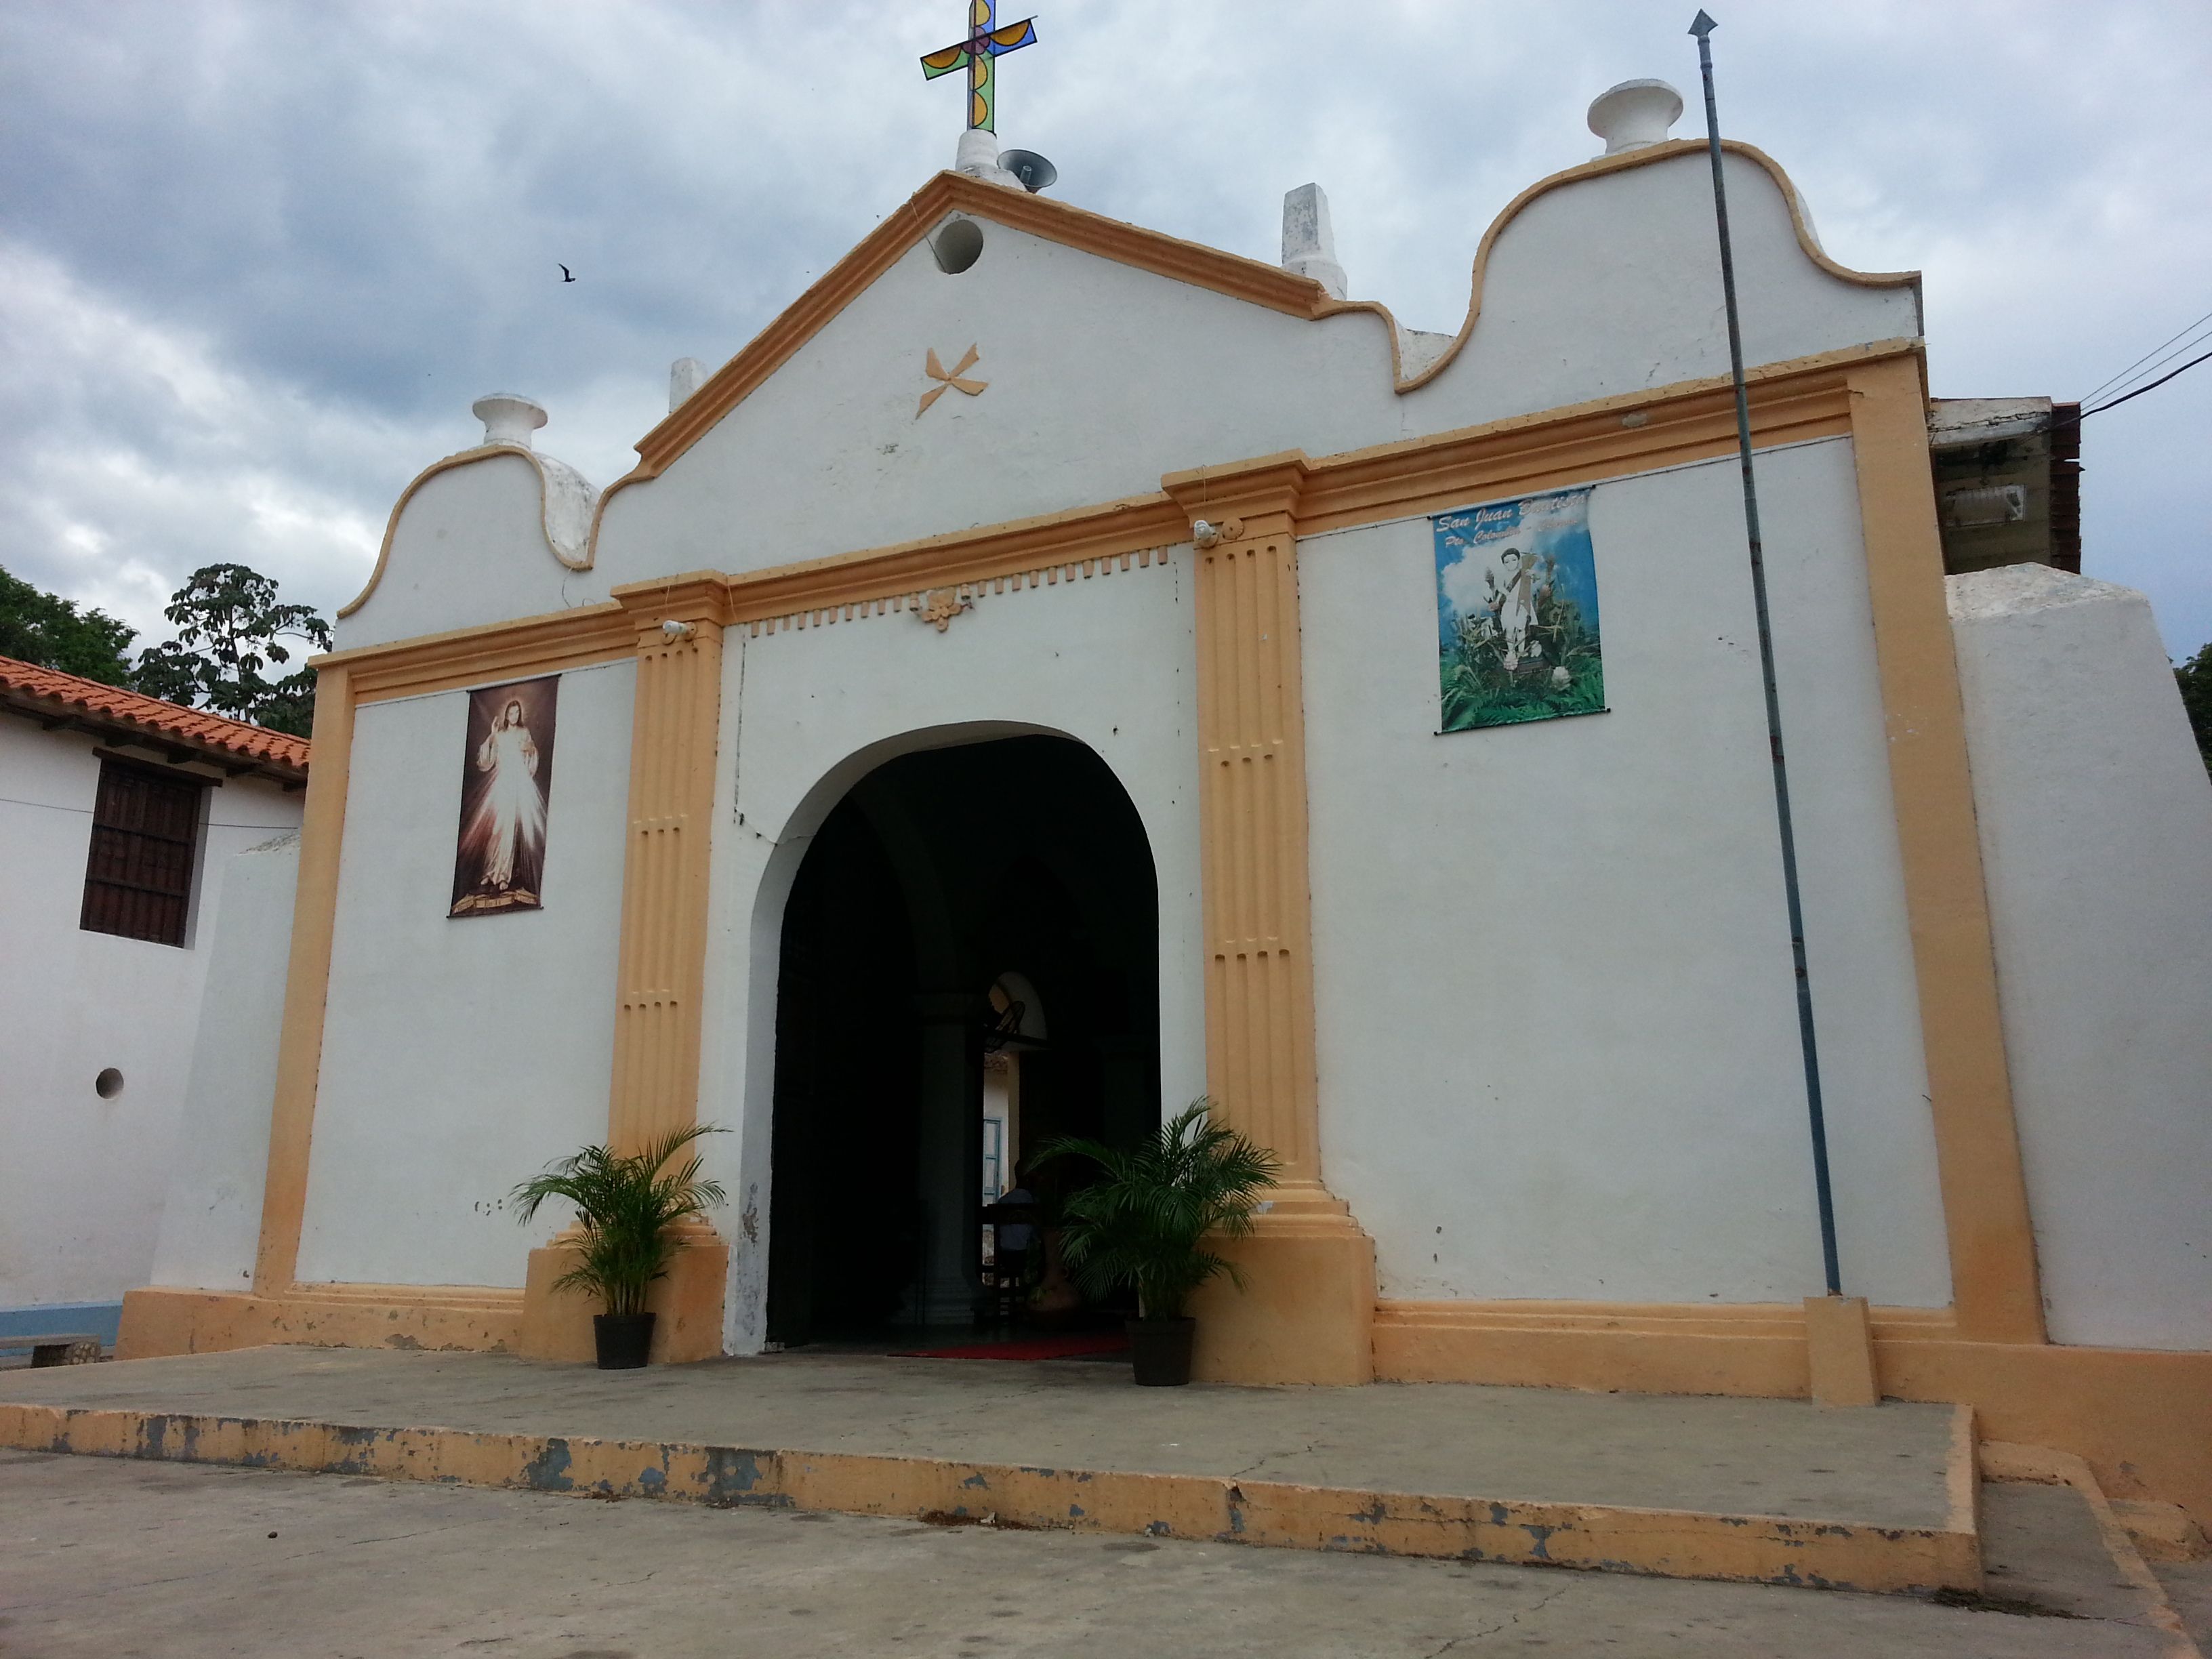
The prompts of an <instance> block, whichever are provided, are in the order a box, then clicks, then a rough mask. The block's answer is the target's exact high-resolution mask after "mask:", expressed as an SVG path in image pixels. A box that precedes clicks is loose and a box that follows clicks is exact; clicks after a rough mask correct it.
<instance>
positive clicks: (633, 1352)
mask: <svg viewBox="0 0 2212 1659" xmlns="http://www.w3.org/2000/svg"><path fill="white" fill-rule="evenodd" d="M592 1341H593V1342H594V1343H596V1344H597V1345H598V1346H599V1369H600V1370H603V1371H634V1370H638V1369H639V1368H640V1367H641V1366H642V1365H643V1364H645V1362H646V1357H647V1355H648V1354H650V1353H651V1352H653V1315H651V1314H649V1313H641V1314H593V1315H592Z"/></svg>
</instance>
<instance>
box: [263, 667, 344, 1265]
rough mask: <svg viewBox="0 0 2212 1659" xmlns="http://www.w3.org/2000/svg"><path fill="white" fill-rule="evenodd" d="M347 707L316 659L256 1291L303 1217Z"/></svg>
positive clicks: (327, 973)
mask: <svg viewBox="0 0 2212 1659" xmlns="http://www.w3.org/2000/svg"><path fill="white" fill-rule="evenodd" d="M353 716H354V691H353V684H352V678H351V675H350V673H349V671H348V669H347V668H346V666H345V665H343V664H330V665H326V666H325V667H324V668H323V669H322V670H321V671H320V672H319V674H318V675H317V677H316V681H315V726H314V737H313V753H314V757H315V766H314V771H313V774H312V775H310V776H309V778H308V780H307V802H306V805H305V807H304V809H303V811H302V813H301V821H300V873H299V878H298V885H297V887H296V888H295V898H294V901H293V911H292V948H291V954H290V957H289V960H288V963H287V965H286V969H285V977H284V1021H283V1027H282V1028H281V1030H280V1034H279V1036H278V1039H277V1048H276V1097H275V1100H274V1103H273V1105H272V1108H271V1111H270V1122H269V1161H268V1164H267V1165H266V1167H265V1170H264V1176H263V1185H262V1197H261V1235H260V1238H259V1240H258V1243H257V1245H256V1247H255V1250H254V1258H253V1287H254V1289H255V1290H256V1291H258V1292H260V1293H262V1294H264V1295H267V1294H270V1293H272V1292H276V1291H284V1290H287V1289H289V1288H290V1286H291V1284H292V1280H293V1277H294V1274H295V1271H296V1269H297V1267H298V1265H299V1256H300V1230H301V1226H302V1225H304V1223H305V1220H306V1217H307V1157H308V1151H309V1146H310V1144H311V1142H312V1141H313V1135H314V1125H315V1095H316V1091H317V1089H318V1087H319V1084H320V1079H321V1076H322V1062H323V1017H324V1010H325V1006H326V1004H327V1002H328V1000H329V995H330V980H331V939H332V935H333V933H334V930H335V928H336V926H337V896H338V852H339V848H340V847H341V845H342V844H343V841H344V837H345V815H346V779H347V775H348V772H349V769H350V768H351V766H352V763H353Z"/></svg>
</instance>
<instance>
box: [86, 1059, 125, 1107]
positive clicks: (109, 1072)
mask: <svg viewBox="0 0 2212 1659" xmlns="http://www.w3.org/2000/svg"><path fill="white" fill-rule="evenodd" d="M92 1091H93V1093H94V1094H96V1095H98V1096H99V1097H100V1098H101V1099H102V1100H112V1099H114V1098H115V1097H116V1096H118V1095H119V1094H121V1093H122V1092H123V1073H120V1072H118V1071H117V1070H116V1069H115V1067H113V1066H108V1067H107V1068H106V1070H104V1071H102V1072H101V1073H100V1075H99V1076H98V1077H96V1078H94V1079H93V1080H92Z"/></svg>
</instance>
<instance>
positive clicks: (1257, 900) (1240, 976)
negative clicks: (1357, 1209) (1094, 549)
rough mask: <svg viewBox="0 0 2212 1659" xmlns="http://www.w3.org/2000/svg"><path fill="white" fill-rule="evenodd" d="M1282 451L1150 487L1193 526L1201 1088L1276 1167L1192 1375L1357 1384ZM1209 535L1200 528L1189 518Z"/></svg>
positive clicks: (1299, 470) (1366, 1335) (1212, 1298)
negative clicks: (1335, 1190)
mask: <svg viewBox="0 0 2212 1659" xmlns="http://www.w3.org/2000/svg"><path fill="white" fill-rule="evenodd" d="M1306 471H1307V467H1306V459H1305V457H1304V455H1303V454H1301V453H1297V452H1296V451H1290V452H1286V453H1282V454H1279V455H1272V456H1267V457H1263V458H1261V459H1258V460H1255V461H1247V462H1243V463H1239V464H1238V465H1235V466H1233V467H1227V468H1220V469H1211V468H1201V469H1199V470H1197V471H1190V472H1176V473H1170V475H1169V476H1168V477H1165V478H1164V479H1162V480H1161V485H1162V488H1164V489H1166V491H1167V492H1168V493H1169V495H1171V496H1172V497H1173V498H1174V499H1175V501H1176V504H1177V505H1178V506H1180V507H1182V509H1183V510H1184V511H1185V513H1188V516H1189V518H1190V520H1192V524H1193V549H1194V555H1193V569H1194V577H1193V589H1194V597H1195V604H1196V607H1197V646H1198V730H1199V764H1200V782H1199V815H1200V835H1201V838H1202V847H1201V854H1200V860H1201V861H1200V868H1201V885H1202V889H1203V899H1202V902H1203V911H1204V927H1205V934H1206V1090H1207V1092H1208V1093H1209V1095H1211V1097H1212V1099H1213V1101H1214V1103H1215V1106H1216V1109H1218V1112H1219V1113H1220V1115H1221V1116H1222V1118H1223V1119H1224V1121H1227V1122H1229V1123H1231V1124H1233V1125H1234V1126H1235V1127H1237V1128H1238V1129H1240V1130H1242V1131H1243V1133H1246V1134H1248V1135H1249V1136H1250V1137H1251V1138H1252V1139H1254V1140H1255V1141H1257V1142H1259V1143H1260V1144H1261V1146H1267V1147H1269V1148H1270V1149H1272V1150H1273V1152H1274V1153H1275V1156H1276V1157H1277V1158H1279V1159H1281V1161H1282V1164H1283V1172H1282V1176H1281V1178H1280V1184H1279V1186H1278V1187H1277V1188H1276V1190H1275V1192H1274V1194H1273V1202H1272V1203H1271V1205H1270V1206H1269V1208H1268V1210H1267V1212H1266V1213H1265V1214H1263V1215H1261V1216H1260V1217H1259V1218H1257V1219H1256V1222H1255V1226H1256V1229H1257V1231H1256V1232H1255V1236H1254V1237H1251V1238H1249V1239H1245V1240H1237V1241H1231V1242H1230V1243H1229V1244H1228V1246H1227V1249H1226V1251H1225V1253H1226V1254H1228V1255H1231V1257H1232V1259H1234V1260H1236V1261H1237V1263H1238V1265H1239V1267H1240V1268H1241V1269H1242V1271H1243V1274H1244V1276H1245V1279H1246V1281H1247V1283H1246V1285H1245V1288H1244V1289H1243V1291H1241V1292H1240V1291H1238V1290H1237V1287H1236V1286H1235V1285H1231V1284H1229V1283H1227V1282H1226V1281H1225V1280H1217V1281H1216V1282H1215V1284H1213V1285H1210V1286H1208V1287H1207V1289H1206V1291H1205V1292H1203V1293H1202V1294H1201V1296H1200V1298H1199V1299H1198V1306H1197V1309H1196V1311H1197V1312H1198V1315H1199V1322H1200V1327H1199V1328H1200V1335H1199V1348H1198V1358H1197V1364H1198V1369H1199V1372H1200V1375H1201V1376H1208V1377H1212V1378H1215V1379H1218V1380H1223V1381H1238V1382H1273V1383H1291V1382H1304V1383H1363V1382H1366V1381H1368V1380H1369V1379H1370V1377H1371V1376H1373V1370H1374V1367H1373V1358H1372V1353H1371V1330H1372V1326H1373V1321H1374V1311H1375V1262H1374V1247H1373V1245H1372V1243H1370V1241H1369V1239H1368V1238H1367V1237H1366V1235H1365V1234H1364V1233H1363V1232H1362V1231H1360V1230H1359V1227H1358V1224H1357V1223H1356V1222H1355V1221H1353V1219H1352V1214H1351V1212H1350V1210H1349V1209H1348V1208H1347V1207H1346V1205H1345V1204H1344V1202H1343V1201H1342V1200H1340V1199H1338V1198H1336V1197H1335V1196H1334V1195H1333V1194H1330V1192H1329V1191H1328V1188H1326V1187H1325V1186H1324V1185H1323V1184H1322V1167H1321V1114H1320V1103H1319V1096H1318V1091H1317V1089H1316V1066H1315V1058H1314V991H1313V921H1312V902H1311V893H1310V873H1309V868H1308V855H1307V848H1306V761H1305V702H1304V677H1303V668H1302V665H1301V662H1300V659H1299V627H1298V566H1297V509H1298V497H1299V494H1300V492H1301V490H1302V489H1303V488H1304V481H1305V476H1306ZM1200 523H1203V524H1205V525H1206V526H1207V529H1206V531H1205V532H1199V531H1198V529H1197V526H1198V525H1199V524H1200Z"/></svg>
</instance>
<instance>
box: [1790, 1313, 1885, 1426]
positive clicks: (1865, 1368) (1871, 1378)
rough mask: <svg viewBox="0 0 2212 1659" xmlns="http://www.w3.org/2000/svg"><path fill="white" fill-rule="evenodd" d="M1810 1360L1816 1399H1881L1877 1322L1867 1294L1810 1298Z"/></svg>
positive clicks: (1836, 1402) (1834, 1402)
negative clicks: (1876, 1356)
mask: <svg viewBox="0 0 2212 1659" xmlns="http://www.w3.org/2000/svg"><path fill="white" fill-rule="evenodd" d="M1805 1360H1806V1366H1807V1369H1808V1370H1809V1371H1810V1372H1811V1374H1812V1381H1813V1401H1814V1404H1816V1405H1820V1406H1873V1405H1878V1404H1880V1403H1881V1387H1880V1385H1879V1384H1877V1383H1875V1370H1874V1328H1873V1327H1872V1326H1871V1325H1869V1323H1868V1322H1867V1304H1866V1298H1865V1297H1863V1296H1808V1297H1806V1298H1805Z"/></svg>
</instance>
